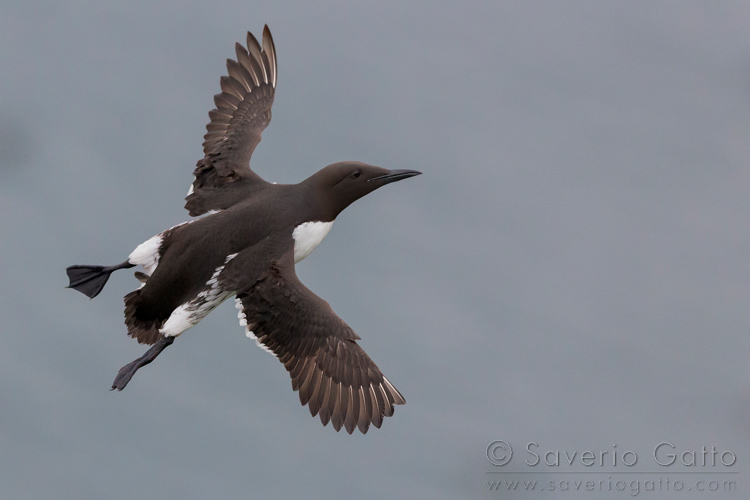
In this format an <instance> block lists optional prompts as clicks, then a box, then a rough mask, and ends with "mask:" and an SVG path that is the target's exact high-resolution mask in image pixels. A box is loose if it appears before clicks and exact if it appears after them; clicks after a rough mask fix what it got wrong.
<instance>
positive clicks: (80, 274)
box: [65, 261, 134, 299]
mask: <svg viewBox="0 0 750 500" xmlns="http://www.w3.org/2000/svg"><path fill="white" fill-rule="evenodd" d="M129 267H134V265H133V264H131V263H130V262H128V261H125V262H123V263H122V264H119V265H116V266H70V267H69V268H67V269H66V270H65V271H66V272H67V273H68V278H69V279H70V284H69V285H68V286H67V288H72V289H74V290H78V291H79V292H81V293H82V294H84V295H86V296H87V297H89V298H92V299H93V298H94V297H96V296H97V295H99V292H101V291H102V289H103V288H104V285H106V284H107V280H108V279H109V275H110V274H112V272H113V271H116V270H118V269H126V268H129Z"/></svg>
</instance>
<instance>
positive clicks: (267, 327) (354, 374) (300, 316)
mask: <svg viewBox="0 0 750 500" xmlns="http://www.w3.org/2000/svg"><path fill="white" fill-rule="evenodd" d="M236 300H237V308H238V309H240V313H239V318H240V324H242V325H244V326H245V331H246V333H247V335H248V336H249V337H254V338H256V342H257V343H258V345H259V346H261V347H263V348H264V349H266V350H268V351H270V352H271V353H272V354H273V355H275V356H276V357H277V358H278V359H279V361H281V362H282V363H283V364H284V367H286V369H287V371H288V372H289V375H290V376H291V377H292V389H294V390H295V391H299V398H300V401H301V402H302V404H303V405H305V404H306V405H308V407H309V408H310V413H311V414H312V415H313V416H315V415H317V414H320V420H321V421H322V422H323V425H327V424H328V422H329V421H330V422H331V423H332V425H333V427H334V428H335V429H336V430H337V431H338V430H340V429H341V427H342V425H343V427H344V428H345V429H346V431H347V432H348V433H349V434H351V433H352V432H353V431H354V429H355V428H359V430H360V432H362V433H363V434H364V433H366V432H367V429H368V428H369V426H370V423H372V424H373V425H374V426H375V427H380V426H381V424H382V423H383V417H390V416H391V415H393V411H394V408H393V406H394V405H399V404H404V403H406V400H405V399H404V397H403V396H402V395H401V393H400V392H398V390H397V389H396V388H395V387H394V386H393V384H391V383H390V381H388V379H387V378H385V377H384V376H383V374H382V373H381V371H380V370H379V369H378V367H377V366H376V365H375V363H373V361H372V360H371V359H370V357H369V356H368V355H367V354H366V353H365V351H363V350H362V348H361V347H359V345H357V342H356V340H358V339H359V337H358V336H357V334H356V333H354V331H353V330H352V329H351V328H350V327H349V326H348V325H347V324H346V323H344V321H343V320H342V319H341V318H339V317H338V316H336V314H335V313H334V312H333V310H332V309H331V306H330V305H329V304H328V302H326V301H325V300H323V299H321V298H320V297H318V296H317V295H315V294H314V293H312V292H311V291H310V290H309V289H308V288H307V287H305V285H303V284H302V283H301V282H300V281H299V279H298V278H297V275H296V273H295V272H294V261H293V256H292V253H291V252H287V253H286V254H285V255H284V257H283V258H282V259H280V260H279V261H275V262H273V263H271V265H270V266H269V267H268V269H267V270H266V271H265V272H264V273H262V274H261V276H260V278H259V279H258V280H257V281H255V282H254V283H253V285H252V286H251V287H249V288H248V289H246V290H242V291H238V292H237V299H236Z"/></svg>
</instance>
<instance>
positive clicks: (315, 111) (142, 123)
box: [0, 1, 750, 499]
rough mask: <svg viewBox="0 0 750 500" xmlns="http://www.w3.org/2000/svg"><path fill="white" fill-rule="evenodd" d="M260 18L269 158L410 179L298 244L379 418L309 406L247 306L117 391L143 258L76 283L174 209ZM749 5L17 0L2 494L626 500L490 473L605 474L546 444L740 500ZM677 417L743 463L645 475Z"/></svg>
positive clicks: (0, 79) (0, 422) (4, 50)
mask: <svg viewBox="0 0 750 500" xmlns="http://www.w3.org/2000/svg"><path fill="white" fill-rule="evenodd" d="M264 23H268V24H269V26H270V28H271V30H272V32H273V35H274V39H275V41H276V46H277V50H278V57H279V85H278V90H277V94H276V102H275V104H274V108H273V120H272V122H271V124H270V126H269V128H268V129H267V130H266V132H265V133H264V136H263V141H262V142H261V144H260V145H259V146H258V149H257V150H256V152H255V155H254V157H253V167H254V169H255V170H256V171H257V172H258V173H259V174H260V175H262V176H263V177H264V178H266V179H268V180H272V181H277V182H298V181H301V180H302V179H304V178H305V177H307V176H308V175H310V174H312V173H313V172H315V171H317V170H318V169H319V168H321V167H323V166H325V165H327V164H329V163H333V162H335V161H340V160H348V159H355V160H361V161H365V162H368V163H372V164H376V165H380V166H383V167H387V168H413V169H418V170H421V171H423V172H424V175H423V176H420V177H417V178H415V179H410V180H408V181H405V182H403V183H398V184H396V185H393V186H389V187H387V188H385V189H383V190H381V191H378V192H376V193H374V194H373V195H371V196H369V197H367V198H365V199H363V200H360V201H359V202H357V203H356V204H355V205H353V206H352V207H350V208H349V209H347V210H346V211H345V212H344V213H343V214H342V215H341V216H340V217H339V218H338V220H337V222H336V224H335V225H334V229H333V231H332V232H331V234H330V235H329V236H328V237H327V238H326V240H325V241H324V242H323V243H322V245H321V246H320V247H319V248H318V249H317V250H316V251H315V252H314V253H313V254H312V255H311V256H310V257H308V258H307V259H306V260H305V261H304V262H302V263H300V264H299V265H298V266H297V269H298V274H299V275H300V277H301V279H302V280H303V282H304V283H305V284H306V285H307V286H308V287H309V288H310V289H312V290H313V291H315V292H316V293H317V294H319V295H320V296H321V297H323V298H325V299H326V300H327V301H329V302H330V303H331V305H332V306H333V308H334V310H335V311H336V312H337V313H338V314H339V315H340V316H341V317H342V318H343V319H344V320H345V321H347V322H348V323H349V324H350V325H351V326H352V327H353V328H354V329H355V330H356V331H357V332H358V334H359V335H360V336H361V337H362V341H361V342H360V345H362V347H363V348H364V349H365V350H366V351H367V352H368V353H369V354H370V356H371V357H372V358H373V359H374V360H375V362H376V363H378V365H379V366H380V368H381V369H382V370H383V371H384V372H385V373H386V374H387V376H388V377H389V379H390V380H391V381H392V382H393V383H394V384H395V386H396V387H397V388H398V389H399V390H400V391H401V392H402V393H403V394H404V395H405V397H406V399H407V404H406V406H404V407H398V408H397V410H396V414H395V416H394V417H393V418H389V419H387V420H386V421H385V423H384V425H383V427H382V428H381V429H371V431H370V432H369V433H368V434H367V435H365V436H362V435H353V436H348V435H346V434H345V433H338V434H337V433H336V432H334V431H333V430H332V429H331V427H330V426H328V427H325V428H324V427H322V426H321V425H320V422H319V420H317V418H316V419H315V420H313V419H312V418H310V416H309V412H308V410H307V408H303V407H301V406H300V404H299V400H298V397H297V395H296V393H294V392H292V390H291V384H290V382H289V377H288V375H287V374H286V372H285V370H284V369H283V366H282V365H281V364H280V363H278V361H276V360H275V359H273V358H272V357H271V356H269V355H268V354H267V353H265V352H263V351H262V350H260V349H258V348H257V347H256V346H255V344H254V342H252V341H250V340H248V339H247V338H245V336H244V335H243V330H242V329H241V328H240V326H239V325H238V322H237V319H236V311H235V309H234V308H233V307H232V306H233V304H232V303H230V302H228V303H226V304H224V305H223V306H221V307H220V308H218V309H217V310H216V311H215V312H213V313H212V314H211V315H210V316H209V317H208V318H206V320H204V321H203V322H202V323H201V324H200V325H199V326H197V327H195V328H193V329H191V330H189V331H188V332H186V333H185V334H184V335H183V336H182V337H180V338H179V339H178V340H177V341H176V342H175V344H174V346H173V347H171V348H170V349H169V350H168V351H166V352H165V353H164V354H163V355H162V356H161V357H160V358H159V359H158V360H157V362H155V363H154V364H152V365H150V366H149V367H147V368H145V369H143V370H142V371H140V372H139V373H138V374H137V375H136V377H135V378H134V379H133V382H132V383H131V384H130V385H129V386H128V388H127V390H125V391H124V392H122V393H110V392H108V388H109V386H110V384H111V382H112V380H113V378H114V375H115V374H116V372H117V370H118V369H119V368H120V367H121V366H122V365H124V364H125V363H127V362H129V361H131V360H132V359H134V358H136V357H137V356H140V355H141V354H142V352H144V350H145V348H144V347H143V346H139V345H138V344H137V343H136V342H135V341H133V340H132V339H129V338H128V337H127V336H126V331H125V327H124V325H123V323H122V319H123V318H122V296H123V295H124V294H125V293H127V292H128V291H130V290H132V289H134V288H135V287H137V282H136V281H135V280H134V279H133V278H132V274H128V273H122V274H120V273H118V274H115V275H114V276H113V278H112V279H111V280H110V283H109V284H108V286H107V288H105V290H104V292H103V293H102V294H101V295H100V296H99V297H97V298H96V299H95V300H93V301H88V300H87V299H86V298H85V297H84V296H83V295H81V294H79V293H76V292H73V291H70V290H65V289H64V288H63V287H64V286H65V285H66V284H67V279H66V276H65V272H64V269H65V267H66V266H68V265H71V264H112V263H117V262H121V261H122V260H124V258H125V257H126V256H127V255H128V254H129V253H130V252H131V251H132V249H133V248H134V247H135V246H136V245H138V244H139V243H141V242H142V241H144V240H146V239H147V238H149V237H150V236H152V235H153V234H156V233H158V232H160V231H162V230H164V229H166V228H168V227H170V226H172V225H174V224H177V223H179V222H182V221H184V220H187V219H188V215H187V212H186V211H185V210H184V209H183V208H182V205H183V197H184V195H185V193H186V191H187V189H188V186H189V184H190V181H191V179H192V177H191V175H190V173H191V171H192V169H193V167H194V165H195V162H196V161H197V160H198V159H199V158H200V157H202V151H201V146H200V145H201V142H202V136H203V134H204V132H205V128H204V127H205V124H206V123H207V121H208V116H207V112H208V110H209V109H211V108H212V107H213V102H212V96H213V95H214V94H215V93H217V92H218V91H219V83H218V82H219V77H220V76H221V75H223V74H225V71H226V70H225V66H224V64H225V63H224V61H225V59H226V58H228V57H234V50H233V46H234V43H235V42H236V41H242V40H244V36H245V32H246V31H247V30H251V31H252V32H253V33H255V34H259V33H260V32H261V30H262V28H263V24H264ZM749 23H750V7H749V6H748V4H747V3H746V2H711V3H708V2H658V3H657V2H462V3H458V2H456V3H447V2H391V1H383V2H376V3H375V2H372V3H368V4H367V6H364V5H360V4H356V5H355V4H352V3H348V2H335V1H332V2H267V3H265V4H263V3H257V2H160V3H152V2H128V3H125V2H122V3H117V4H115V3H109V2H84V1H82V2H20V1H11V2H4V3H2V5H0V68H2V70H1V71H0V174H2V182H0V255H2V259H1V260H0V284H1V285H2V286H0V398H1V401H2V403H1V404H0V497H2V498H78V499H99V498H115V499H116V498H164V499H173V498H174V499H177V498H180V499H182V498H264V497H265V498H268V497H270V496H273V497H274V498H276V497H279V498H284V497H292V496H304V497H306V498H331V499H338V498H375V497H378V498H388V497H391V498H405V497H407V496H408V497H410V498H436V499H437V498H445V499H449V498H450V499H453V498H485V497H487V498H498V497H501V498H519V499H521V498H522V499H527V498H528V499H533V498H573V497H574V496H578V495H581V496H584V497H585V496H592V498H593V497H597V498H610V497H619V498H622V497H628V496H630V495H629V493H628V492H616V491H608V492H606V493H602V492H597V493H590V494H589V495H585V494H583V493H580V494H576V493H574V492H570V491H568V492H560V491H555V492H550V491H544V492H536V493H530V492H522V491H516V492H507V491H503V492H497V491H495V492H490V491H488V486H487V484H486V483H487V480H496V479H501V478H503V479H528V478H529V476H526V477H521V476H502V475H498V474H488V471H496V470H511V469H509V467H513V469H512V470H515V471H527V472H529V471H531V472H536V473H537V474H535V475H531V476H533V478H534V479H536V480H538V481H539V482H540V483H544V484H546V482H547V481H549V480H553V481H558V480H561V479H564V478H566V477H567V478H569V479H570V480H571V481H572V480H574V479H578V480H581V479H582V480H587V479H591V478H593V479H595V480H599V479H600V478H601V476H594V475H586V474H584V473H583V472H590V471H591V470H592V468H591V467H588V468H587V467H584V466H581V464H580V463H578V464H577V465H576V466H575V467H556V468H555V467H548V466H544V465H541V466H537V467H530V466H527V465H526V464H524V463H523V460H524V459H528V458H529V455H528V454H526V453H524V450H523V448H524V447H525V446H526V444H527V443H529V442H536V443H538V444H539V448H538V450H539V451H540V452H543V451H546V450H567V451H571V452H572V451H578V452H579V453H581V452H583V451H585V450H592V451H595V452H597V451H602V450H606V451H610V452H611V451H613V450H615V449H617V450H621V451H623V452H624V451H627V450H632V451H634V452H636V453H637V455H638V464H637V467H633V468H631V469H638V470H640V471H646V470H648V471H653V470H658V471H659V472H661V473H662V474H661V476H662V477H667V476H669V473H670V472H672V471H686V470H687V471H694V472H717V471H720V472H726V471H727V470H730V471H736V472H739V473H738V474H735V475H731V476H730V475H715V476H699V475H697V474H693V475H684V476H679V477H678V476H672V479H673V480H674V479H675V478H676V479H681V480H684V481H685V484H686V488H687V487H689V486H690V485H692V484H693V483H694V482H695V481H697V480H700V479H706V480H708V479H710V478H713V479H716V480H717V481H723V480H725V479H733V480H735V481H736V482H737V489H738V490H739V491H737V492H733V493H726V492H722V493H714V494H709V493H706V492H704V493H698V492H696V491H691V492H688V491H683V492H681V493H680V494H678V493H677V492H674V491H669V492H664V491H662V492H656V493H647V492H641V496H647V497H650V498H671V497H678V496H679V498H705V497H707V496H711V497H714V496H715V497H721V498H745V495H747V493H746V492H747V490H748V488H750V479H748V476H749V475H750V469H749V468H748V466H747V461H748V459H750V364H748V362H747V359H748V355H749V354H750V338H749V336H748V328H749V327H750V308H748V298H750V261H749V260H748V254H749V250H750V232H749V231H748V227H749V226H750V196H749V195H748V193H749V192H750V170H749V169H748V168H747V167H748V158H750V145H749V144H750V142H749V141H748V137H750V99H749V96H750V30H748V25H749ZM497 439H502V440H505V441H507V442H509V443H510V444H511V445H512V446H513V447H514V449H515V450H516V453H515V455H514V457H513V462H512V463H511V464H509V465H508V466H507V467H506V468H505V469H498V468H496V467H494V466H492V465H491V464H490V463H489V462H488V460H487V458H486V449H487V446H488V445H489V443H490V442H491V441H493V440H497ZM662 441H669V442H672V443H673V444H675V446H676V447H677V451H678V452H682V451H685V450H698V451H700V449H701V447H702V446H706V447H707V448H709V449H710V448H711V447H712V446H715V447H716V449H717V450H719V451H720V452H721V451H724V450H730V451H732V452H733V453H734V454H735V455H736V457H737V463H736V464H735V465H734V466H733V467H731V468H726V467H722V466H718V467H711V466H706V467H692V468H685V467H682V468H680V467H677V466H678V465H679V464H676V465H675V466H674V467H667V468H665V467H661V468H659V466H658V465H657V464H655V463H654V460H653V456H652V452H653V449H654V447H655V445H657V444H658V443H659V442H662ZM613 445H616V448H613ZM593 470H603V469H602V468H594V469H593ZM604 470H607V471H610V470H613V471H614V472H621V471H624V470H626V468H624V467H622V466H618V467H615V468H614V469H612V468H610V469H607V468H604ZM559 471H576V472H581V471H582V473H581V474H580V475H575V476H562V475H555V474H552V472H559ZM622 477H623V476H618V475H616V474H613V475H612V480H613V482H614V481H615V480H617V479H621V478H622ZM624 477H625V478H626V479H627V480H628V481H630V480H632V479H639V480H641V481H646V480H647V479H653V478H654V476H646V475H643V474H641V475H636V476H624Z"/></svg>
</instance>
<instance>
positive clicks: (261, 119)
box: [67, 26, 420, 434]
mask: <svg viewBox="0 0 750 500" xmlns="http://www.w3.org/2000/svg"><path fill="white" fill-rule="evenodd" d="M235 48H236V53H237V61H232V60H228V61H227V69H228V73H229V76H225V77H222V78H221V80H220V84H221V90H222V92H221V93H220V94H218V95H216V96H215V97H214V102H215V104H216V109H214V110H212V111H211V112H209V116H210V118H211V121H210V123H209V124H208V125H207V134H206V135H205V141H204V143H203V148H204V153H205V157H204V158H203V159H201V160H200V161H198V164H197V166H196V168H195V170H194V175H195V180H194V182H193V184H192V185H191V188H190V191H189V192H188V196H187V197H186V204H185V208H187V210H188V212H189V214H190V215H191V216H199V215H203V217H201V218H198V219H192V220H189V221H187V222H184V223H182V224H179V225H177V226H174V227H172V228H170V229H167V230H166V231H164V232H162V233H160V234H158V235H156V236H154V237H152V238H150V239H149V240H147V241H146V242H144V243H142V244H141V245H139V246H138V247H137V248H136V249H135V250H134V251H133V252H132V253H131V254H130V255H129V256H128V259H127V260H126V261H125V262H123V263H121V264H119V265H115V266H71V267H69V268H68V269H67V273H68V277H69V278H70V285H69V287H70V288H74V289H76V290H79V291H81V292H82V293H84V294H86V295H87V296H89V297H91V298H93V297H95V296H96V295H98V294H99V292H100V291H101V290H102V288H103V287H104V285H105V284H106V282H107V280H108V278H109V276H110V274H111V273H112V272H113V271H115V270H118V269H126V268H132V267H135V266H137V265H140V266H142V267H143V269H144V271H145V273H142V272H136V277H137V278H138V279H139V280H140V281H141V282H142V284H141V287H140V288H139V289H137V290H135V291H133V292H131V293H129V294H127V295H126V296H125V323H126V325H127V327H128V334H129V335H130V336H131V337H134V338H135V339H137V340H138V342H139V343H144V344H151V345H152V347H151V348H150V349H149V350H148V351H147V352H146V353H145V354H144V355H143V356H142V357H140V358H138V359H136V360H135V361H133V362H131V363H129V364H128V365H126V366H124V367H123V368H122V369H120V371H119V372H118V374H117V377H116V378H115V381H114V383H113V385H112V389H117V390H122V389H124V388H125V386H126V385H127V384H128V382H129V381H130V379H131V378H132V376H133V375H134V374H135V372H136V371H137V370H138V369H139V368H140V367H142V366H144V365H146V364H148V363H150V362H151V361H153V360H154V359H155V358H156V357H157V356H158V355H159V354H160V353H161V352H162V351H163V350H164V349H165V348H166V347H167V346H169V345H170V344H172V342H174V339H175V338H176V337H177V336H179V335H180V334H182V332H184V331H185V330H187V329H188V328H190V327H192V326H194V325H196V324H197V323H198V322H199V321H200V320H202V319H203V318H204V317H205V316H206V315H207V314H208V313H209V312H211V311H212V310H213V309H214V308H215V307H216V306H217V305H219V304H220V303H221V302H223V301H224V300H226V299H227V298H229V297H231V296H233V295H234V296H235V297H236V299H235V300H236V303H237V308H238V309H239V319H240V324H241V325H243V326H245V331H246V334H247V336H248V337H251V338H255V339H256V343H257V344H258V345H259V346H261V347H263V348H264V349H266V350H268V351H269V352H271V353H272V354H273V355H275V356H276V357H277V358H278V359H279V360H280V361H281V362H282V363H283V364H284V366H285V367H286V369H287V370H288V371H289V373H290V376H291V379H292V388H293V389H294V390H295V391H299V397H300V401H301V402H302V404H303V405H305V404H307V405H308V407H309V409H310V412H311V413H312V415H313V416H315V415H317V414H319V415H320V419H321V421H322V422H323V424H324V425H326V424H327V423H328V422H329V421H330V422H331V423H332V425H333V427H334V428H335V429H336V430H337V431H338V430H340V429H341V427H342V426H343V427H344V428H345V429H346V430H347V432H349V433H350V434H351V433H352V432H353V431H354V429H355V428H359V430H360V431H361V432H362V433H365V432H367V430H368V428H369V425H370V423H372V424H373V425H374V426H376V427H380V425H381V424H382V421H383V417H386V416H391V415H393V411H394V405H397V404H404V403H405V400H404V398H403V396H402V395H401V393H399V391H398V390H397V389H396V388H395V387H394V386H393V385H392V384H391V383H390V381H388V379H387V378H386V377H385V376H383V374H382V373H381V372H380V370H379V369H378V367H377V366H376V365H375V364H374V363H373V362H372V360H371V359H370V358H369V357H368V356H367V354H366V353H365V352H364V351H363V350H362V349H361V348H360V347H359V346H358V345H357V343H356V340H358V339H359V337H358V336H357V334H356V333H355V332H354V331H353V330H352V329H351V328H350V327H349V326H348V325H346V323H344V322H343V321H342V320H341V319H340V318H339V317H338V316H337V315H336V314H335V313H334V312H333V310H332V309H331V307H330V305H329V304H328V303H327V302H326V301H324V300H323V299H321V298H320V297H318V296H317V295H315V294H314V293H312V292H311V291H310V290H309V289H307V288H306V287H305V286H304V285H303V284H302V283H301V282H300V281H299V280H298V278H297V275H296V273H295V269H294V265H295V264H296V263H297V262H299V261H300V260H302V259H304V258H305V257H307V256H308V255H309V254H310V252H312V250H313V249H314V248H315V247H316V246H317V245H318V244H319V243H320V242H321V241H322V240H323V238H324V237H325V236H326V234H328V232H329V231H330V229H331V226H332V224H333V221H334V220H335V218H336V216H337V215H338V214H339V213H340V212H341V211H342V210H344V209H345V208H346V207H347V206H348V205H350V204H351V203H352V202H354V201H356V200H357V199H359V198H361V197H363V196H365V195H366V194H368V193H370V192H372V191H374V190H375V189H377V188H379V187H381V186H383V185H385V184H388V183H391V182H395V181H398V180H402V179H406V178H408V177H413V176H415V175H419V174H420V172H417V171H414V170H387V169H384V168H380V167H375V166H372V165H367V164H364V163H359V162H340V163H334V164H332V165H329V166H327V167H325V168H323V169H322V170H320V171H319V172H317V173H315V174H313V175H312V176H310V177H309V178H307V179H306V180H304V181H302V182H301V183H299V184H293V185H282V184H272V183H268V182H266V181H264V180H263V179H262V178H260V176H258V175H257V174H256V173H255V172H253V171H252V170H251V169H250V167H249V161H250V157H251V155H252V153H253V151H254V149H255V147H256V146H257V144H258V143H259V142H260V139H261V133H262V131H263V130H264V129H265V128H266V126H267V125H268V123H269V122H270V120H271V106H272V104H273V99H274V92H275V88H276V78H277V66H276V52H275V48H274V44H273V39H272V38H271V33H270V31H269V30H268V27H267V26H266V27H265V28H264V30H263V46H262V47H261V45H260V44H259V43H258V41H257V40H256V39H255V37H253V35H252V34H250V33H248V36H247V49H245V48H244V47H242V45H240V44H236V46H235Z"/></svg>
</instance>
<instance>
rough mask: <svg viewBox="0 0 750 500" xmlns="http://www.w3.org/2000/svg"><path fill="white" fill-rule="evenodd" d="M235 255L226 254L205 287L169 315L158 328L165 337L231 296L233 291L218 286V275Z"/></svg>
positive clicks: (172, 334)
mask: <svg viewBox="0 0 750 500" xmlns="http://www.w3.org/2000/svg"><path fill="white" fill-rule="evenodd" d="M236 256H237V254H236V253H233V254H231V255H227V258H226V260H224V264H222V265H221V266H219V267H217V268H216V270H215V271H214V273H213V274H212V275H211V278H209V280H208V281H207V282H206V288H204V289H203V291H201V292H200V293H199V294H198V295H197V296H196V297H195V298H194V299H191V300H189V301H187V302H185V303H184V304H182V305H181V306H179V307H178V308H176V309H175V310H174V311H172V314H170V315H169V319H167V321H166V322H165V323H164V325H163V326H162V327H161V329H160V330H159V331H160V332H161V333H162V335H164V336H165V337H177V336H179V335H180V334H182V332H184V331H185V330H187V329H188V328H191V327H193V326H195V325H197V324H198V323H200V321H201V320H202V319H203V318H205V317H206V316H207V315H208V313H210V312H211V311H213V310H214V309H216V306H218V305H219V304H221V303H222V302H224V301H225V300H227V299H228V298H229V297H231V296H232V295H233V294H234V292H231V291H226V290H222V289H221V288H219V283H218V282H219V275H220V274H221V272H222V271H223V270H224V267H226V265H227V264H229V261H231V260H232V259H234V258H235V257H236Z"/></svg>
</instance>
